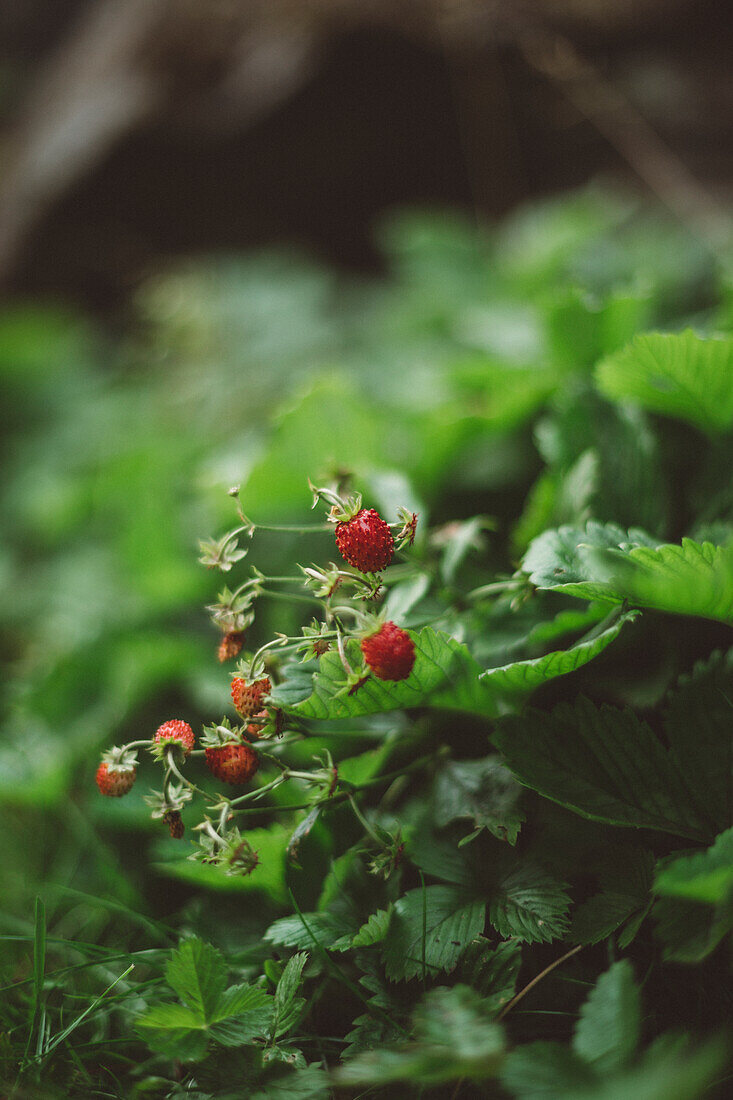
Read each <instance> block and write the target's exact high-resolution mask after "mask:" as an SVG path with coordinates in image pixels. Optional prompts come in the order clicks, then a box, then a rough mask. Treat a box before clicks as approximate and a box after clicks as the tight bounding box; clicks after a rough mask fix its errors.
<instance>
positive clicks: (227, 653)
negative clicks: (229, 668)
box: [216, 630, 244, 664]
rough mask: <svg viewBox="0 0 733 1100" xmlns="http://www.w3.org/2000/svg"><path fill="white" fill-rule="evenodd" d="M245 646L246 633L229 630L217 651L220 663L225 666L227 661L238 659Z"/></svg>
mask: <svg viewBox="0 0 733 1100" xmlns="http://www.w3.org/2000/svg"><path fill="white" fill-rule="evenodd" d="M243 645H244V631H243V630H228V631H227V633H226V634H225V635H224V637H223V638H222V640H221V642H220V643H219V648H218V649H217V651H216V655H217V657H218V658H219V661H220V663H221V664H224V662H225V661H231V660H232V658H233V657H237V656H238V655H239V654H240V653H241V652H242V646H243Z"/></svg>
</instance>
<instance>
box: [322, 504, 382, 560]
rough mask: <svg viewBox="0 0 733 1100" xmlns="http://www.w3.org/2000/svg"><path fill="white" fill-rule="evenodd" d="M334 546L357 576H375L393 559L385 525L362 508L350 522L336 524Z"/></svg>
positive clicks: (372, 512) (377, 517)
mask: <svg viewBox="0 0 733 1100" xmlns="http://www.w3.org/2000/svg"><path fill="white" fill-rule="evenodd" d="M336 545H337V546H338V548H339V553H340V554H341V556H342V557H343V558H344V559H345V560H346V561H347V562H348V563H349V565H353V567H354V569H358V570H359V571H360V572H361V573H379V572H380V571H381V570H382V569H386V568H387V566H388V565H389V563H390V562H391V561H392V557H393V555H394V539H393V538H392V532H391V531H390V529H389V524H388V523H386V522H385V521H384V520H383V519H382V517H381V516H380V514H379V512H376V511H375V510H374V508H369V509H367V508H362V509H361V511H359V512H357V513H356V515H355V516H354V518H353V519H349V520H344V521H342V522H341V523H337V524H336Z"/></svg>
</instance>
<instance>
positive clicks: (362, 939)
mask: <svg viewBox="0 0 733 1100" xmlns="http://www.w3.org/2000/svg"><path fill="white" fill-rule="evenodd" d="M391 918H392V908H391V906H390V908H389V909H377V911H376V913H372V915H371V916H370V917H369V920H367V921H366V922H365V923H364V924H362V926H361V928H360V929H359V931H358V932H357V933H356V935H355V936H354V938H353V939H352V941H351V946H352V947H371V945H372V944H374V943H381V942H382V940H383V939H384V937H385V936H386V935H387V929H388V928H389V922H390V920H391Z"/></svg>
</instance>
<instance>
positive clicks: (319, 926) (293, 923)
mask: <svg viewBox="0 0 733 1100" xmlns="http://www.w3.org/2000/svg"><path fill="white" fill-rule="evenodd" d="M303 916H304V917H305V920H306V922H307V924H308V928H310V930H311V932H312V933H313V935H314V936H315V937H316V939H317V940H318V942H319V944H320V945H321V947H327V948H328V949H329V950H333V951H345V950H346V949H347V948H348V947H350V946H351V937H352V936H353V935H354V933H355V932H356V931H357V929H358V924H356V923H355V922H354V921H353V919H352V918H351V915H350V914H345V913H334V912H327V913H304V914H303ZM264 938H265V939H266V940H267V941H268V942H269V943H275V944H279V945H280V946H282V947H299V948H301V949H302V948H312V947H313V939H312V938H311V935H310V933H309V932H308V929H307V928H306V927H305V925H304V924H303V921H302V920H301V919H300V917H299V916H294V917H281V918H280V919H279V920H276V921H275V922H274V924H271V925H270V927H269V928H268V929H267V931H266V932H265V937H264Z"/></svg>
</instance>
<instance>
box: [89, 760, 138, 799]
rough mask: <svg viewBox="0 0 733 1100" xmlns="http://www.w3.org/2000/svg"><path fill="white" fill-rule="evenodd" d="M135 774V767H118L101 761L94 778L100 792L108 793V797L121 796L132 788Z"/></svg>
mask: <svg viewBox="0 0 733 1100" xmlns="http://www.w3.org/2000/svg"><path fill="white" fill-rule="evenodd" d="M136 775H137V768H130V767H124V768H120V769H118V768H116V767H115V766H114V764H109V763H107V762H106V761H102V763H101V764H100V765H99V767H98V768H97V774H96V777H95V778H96V780H97V786H98V787H99V789H100V791H101V792H102V794H106V795H109V797H110V798H121V797H122V795H123V794H127V792H128V791H129V790H130V789H131V788H132V785H133V783H134V782H135V777H136Z"/></svg>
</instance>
